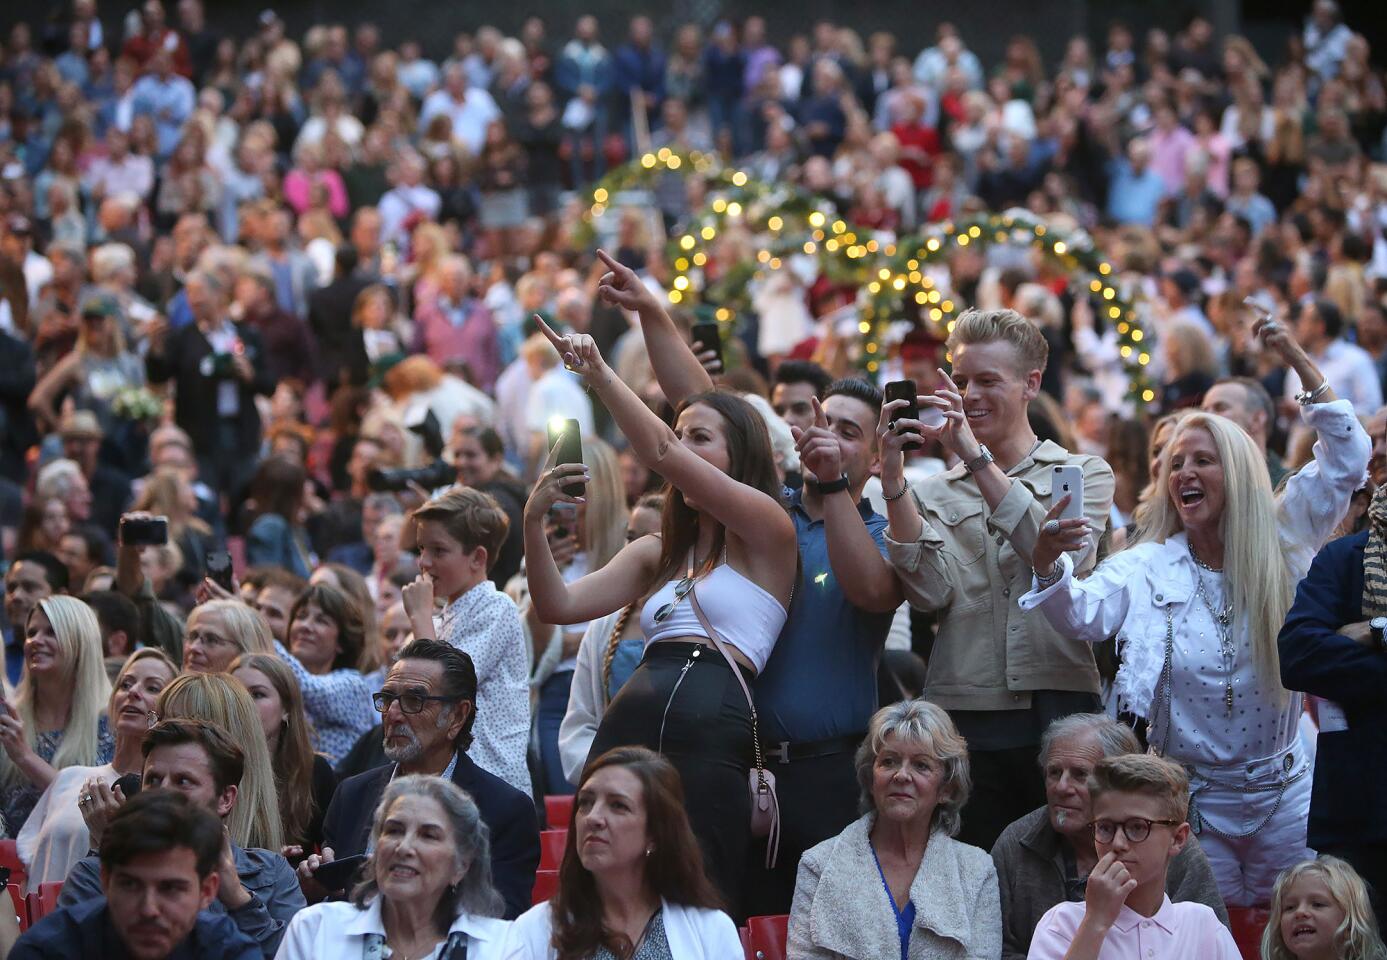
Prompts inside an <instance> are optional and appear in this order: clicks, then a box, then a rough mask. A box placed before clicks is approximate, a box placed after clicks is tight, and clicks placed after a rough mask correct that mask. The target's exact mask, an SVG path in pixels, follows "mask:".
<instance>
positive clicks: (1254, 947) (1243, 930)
mask: <svg viewBox="0 0 1387 960" xmlns="http://www.w3.org/2000/svg"><path fill="white" fill-rule="evenodd" d="M1270 919H1271V911H1270V910H1259V909H1257V908H1255V907H1229V908H1228V920H1229V924H1230V925H1231V926H1232V928H1233V941H1234V942H1235V943H1237V945H1238V952H1239V953H1241V954H1242V955H1243V960H1259V958H1260V957H1261V956H1262V931H1263V930H1264V929H1265V928H1266V925H1267V921H1268V920H1270Z"/></svg>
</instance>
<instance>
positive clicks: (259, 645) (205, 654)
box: [183, 600, 274, 673]
mask: <svg viewBox="0 0 1387 960" xmlns="http://www.w3.org/2000/svg"><path fill="white" fill-rule="evenodd" d="M273 652H274V637H273V636H271V634H270V625H269V624H268V623H267V622H266V621H265V618H264V617H262V616H261V615H260V614H258V613H256V612H255V611H254V610H252V609H251V608H250V607H248V606H246V605H245V604H244V603H242V602H241V601H239V600H208V601H207V602H206V603H203V604H199V605H198V606H196V607H194V608H193V612H192V613H190V614H188V634H187V636H186V637H185V638H184V640H183V670H184V672H185V673H226V671H227V670H229V669H230V668H231V661H233V660H235V659H236V658H237V657H239V656H242V655H243V654H247V653H273Z"/></svg>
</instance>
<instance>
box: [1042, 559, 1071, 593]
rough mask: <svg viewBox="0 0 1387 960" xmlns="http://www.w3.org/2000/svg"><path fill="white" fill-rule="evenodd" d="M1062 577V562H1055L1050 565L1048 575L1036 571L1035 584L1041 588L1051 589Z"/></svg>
mask: <svg viewBox="0 0 1387 960" xmlns="http://www.w3.org/2000/svg"><path fill="white" fill-rule="evenodd" d="M1063 575H1064V563H1063V561H1060V560H1056V561H1055V562H1054V563H1052V564H1051V565H1050V572H1049V573H1048V574H1044V573H1041V572H1040V571H1039V570H1036V571H1035V581H1036V583H1038V584H1040V586H1041V587H1042V588H1043V587H1053V586H1054V585H1055V584H1057V583H1059V581H1060V577H1061V576H1063Z"/></svg>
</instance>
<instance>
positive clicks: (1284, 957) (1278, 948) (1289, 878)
mask: <svg viewBox="0 0 1387 960" xmlns="http://www.w3.org/2000/svg"><path fill="white" fill-rule="evenodd" d="M1308 875H1317V876H1318V877H1319V878H1320V879H1321V880H1322V881H1324V885H1325V886H1326V887H1328V888H1329V895H1330V896H1331V897H1333V898H1334V902H1335V903H1337V904H1338V905H1339V907H1340V908H1342V909H1343V911H1344V920H1343V923H1341V924H1339V929H1338V930H1335V931H1334V956H1336V957H1338V958H1340V960H1382V958H1383V957H1387V948H1384V947H1383V944H1382V937H1381V934H1380V933H1379V932H1378V929H1377V918H1376V917H1375V916H1374V915H1373V908H1372V904H1371V903H1370V902H1369V900H1368V888H1367V886H1366V885H1365V884H1364V883H1363V878H1362V877H1360V876H1359V875H1358V872H1357V871H1356V870H1354V869H1353V867H1351V866H1349V864H1347V863H1345V862H1344V861H1343V860H1340V859H1339V858H1338V857H1319V858H1318V859H1316V860H1303V861H1301V862H1300V863H1297V864H1296V865H1295V866H1293V867H1287V868H1286V869H1285V870H1282V871H1281V875H1280V876H1278V877H1277V878H1276V886H1275V887H1274V888H1273V889H1272V892H1271V919H1270V920H1268V921H1267V926H1266V929H1265V930H1263V931H1262V960H1296V955H1295V954H1294V953H1292V952H1291V950H1290V948H1289V947H1287V946H1286V942H1285V941H1284V940H1282V939H1281V911H1282V910H1283V909H1284V900H1285V897H1286V893H1287V891H1289V890H1290V889H1291V886H1292V885H1294V884H1295V882H1296V881H1297V880H1299V879H1300V878H1301V877H1304V876H1308Z"/></svg>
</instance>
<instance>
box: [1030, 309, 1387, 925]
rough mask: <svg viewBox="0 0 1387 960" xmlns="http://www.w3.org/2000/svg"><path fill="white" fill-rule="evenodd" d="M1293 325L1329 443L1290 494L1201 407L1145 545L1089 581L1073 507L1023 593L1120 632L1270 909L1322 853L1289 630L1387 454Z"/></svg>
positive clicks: (1146, 705)
mask: <svg viewBox="0 0 1387 960" xmlns="http://www.w3.org/2000/svg"><path fill="white" fill-rule="evenodd" d="M1263 325H1264V323H1259V325H1258V326H1259V327H1262V326H1263ZM1278 328H1279V325H1277V326H1276V327H1273V329H1272V331H1271V332H1270V335H1269V336H1267V339H1268V341H1269V345H1271V346H1272V347H1273V348H1274V349H1277V350H1279V351H1280V352H1282V355H1283V356H1285V357H1286V358H1287V359H1288V360H1289V361H1290V362H1291V363H1293V364H1294V365H1296V367H1297V368H1298V369H1299V370H1300V372H1301V376H1302V378H1303V379H1304V382H1305V383H1306V384H1307V385H1308V393H1309V394H1310V396H1308V397H1306V400H1305V407H1304V410H1303V414H1302V415H1303V417H1304V420H1305V423H1306V424H1307V426H1309V427H1310V428H1312V429H1313V430H1315V431H1316V433H1317V434H1318V440H1317V442H1316V444H1315V458H1314V460H1313V461H1312V462H1310V463H1308V464H1307V465H1306V466H1305V467H1304V468H1303V469H1301V471H1300V472H1299V473H1297V474H1296V475H1294V476H1292V477H1291V478H1290V479H1289V480H1288V481H1287V482H1286V485H1285V487H1284V488H1283V491H1282V493H1281V494H1280V495H1279V496H1277V497H1273V494H1272V489H1271V483H1270V480H1269V479H1268V477H1267V472H1266V468H1265V465H1264V461H1263V457H1262V454H1261V451H1260V450H1259V449H1258V448H1257V446H1256V444H1255V443H1254V442H1253V441H1252V439H1251V438H1250V437H1249V436H1248V435H1247V433H1246V432H1245V431H1244V430H1243V429H1242V428H1241V427H1239V426H1237V425H1236V424H1234V423H1233V422H1232V421H1230V420H1227V419H1225V418H1223V417H1219V416H1215V415H1212V414H1203V413H1195V414H1191V415H1189V416H1188V417H1186V418H1185V419H1184V420H1182V421H1180V423H1179V424H1178V425H1177V426H1176V427H1175V429H1174V430H1173V432H1172V434H1171V440H1170V442H1169V444H1168V445H1167V446H1166V449H1165V450H1164V452H1163V454H1162V457H1161V470H1160V475H1159V479H1158V481H1157V486H1156V489H1157V491H1158V495H1159V497H1160V498H1161V499H1159V500H1157V501H1153V503H1152V505H1151V507H1152V510H1151V516H1150V517H1149V518H1148V520H1147V527H1146V529H1145V530H1144V532H1141V533H1139V534H1138V542H1137V544H1136V545H1135V546H1133V547H1131V548H1129V549H1127V550H1125V551H1123V552H1122V553H1119V554H1116V555H1114V556H1112V557H1109V558H1108V559H1107V560H1105V561H1104V562H1103V563H1101V564H1099V566H1098V568H1097V569H1096V570H1095V571H1094V572H1093V574H1092V575H1091V576H1089V577H1088V578H1087V579H1085V580H1083V581H1077V580H1075V579H1074V578H1073V575H1072V565H1071V562H1070V560H1069V559H1068V557H1066V556H1064V555H1063V551H1066V550H1068V549H1071V547H1070V544H1071V543H1072V542H1073V541H1074V540H1075V539H1076V538H1084V537H1087V536H1088V535H1089V531H1088V530H1087V529H1086V527H1085V526H1084V524H1083V522H1082V521H1078V520H1064V521H1061V520H1058V519H1057V518H1058V513H1059V510H1060V505H1056V509H1054V510H1052V511H1051V512H1050V515H1049V516H1048V517H1047V528H1048V529H1047V528H1042V530H1043V532H1042V535H1041V537H1040V538H1039V539H1038V540H1037V543H1036V548H1035V551H1034V554H1033V562H1034V565H1035V570H1036V582H1035V585H1034V588H1033V589H1032V591H1031V592H1030V593H1028V594H1026V595H1025V596H1024V597H1022V598H1021V601H1020V602H1021V606H1022V607H1023V608H1025V609H1039V610H1040V611H1041V612H1042V613H1043V614H1044V615H1045V617H1046V618H1047V619H1048V620H1049V621H1050V622H1051V623H1052V624H1053V625H1054V626H1055V628H1056V629H1057V630H1059V631H1060V632H1061V633H1063V634H1065V635H1067V636H1071V637H1075V638H1080V639H1083V640H1087V641H1090V642H1094V643H1096V642H1098V641H1101V640H1104V639H1106V638H1108V637H1111V636H1113V635H1114V634H1116V635H1117V641H1118V648H1119V651H1120V656H1121V660H1122V665H1121V668H1120V669H1119V670H1118V674H1117V680H1116V683H1115V684H1114V693H1115V694H1116V696H1117V698H1118V703H1117V706H1118V709H1120V710H1124V711H1128V712H1130V713H1133V714H1135V715H1137V716H1139V717H1143V718H1145V719H1146V721H1147V735H1148V739H1149V741H1150V743H1151V745H1152V746H1153V748H1155V749H1156V750H1157V751H1159V752H1160V753H1162V754H1164V755H1166V756H1168V757H1170V758H1171V759H1172V760H1176V761H1178V762H1180V763H1183V764H1184V765H1185V766H1186V767H1187V768H1188V769H1189V771H1190V774H1191V782H1190V792H1191V808H1190V817H1189V820H1190V824H1191V826H1192V827H1193V829H1194V830H1195V832H1196V833H1197V834H1198V835H1199V842H1200V845H1201V846H1202V847H1203V848H1204V850H1205V852H1206V853H1207V854H1208V857H1209V862H1210V865H1211V866H1212V867H1213V870H1214V875H1215V877H1216V878H1217V879H1218V883H1219V888H1220V890H1221V892H1222V893H1223V897H1224V900H1225V901H1226V902H1227V903H1228V905H1229V906H1251V905H1256V904H1259V903H1264V902H1266V901H1267V899H1268V897H1269V896H1270V893H1271V888H1272V884H1273V881H1274V880H1275V878H1276V875H1277V873H1278V872H1279V871H1280V870H1281V869H1283V868H1284V867H1286V866H1289V865H1291V864H1293V863H1295V862H1298V861H1300V860H1303V859H1305V858H1306V857H1308V856H1312V855H1313V854H1312V852H1311V851H1310V850H1308V849H1307V847H1306V819H1307V816H1308V813H1309V803H1310V781H1311V777H1310V770H1311V763H1310V761H1309V758H1308V757H1306V756H1305V753H1304V750H1303V749H1302V748H1301V746H1300V744H1299V741H1298V738H1297V727H1298V722H1299V720H1300V716H1301V709H1302V701H1301V696H1300V694H1298V693H1293V692H1288V691H1286V690H1284V689H1283V688H1282V686H1281V683H1280V674H1279V666H1278V663H1277V655H1276V637H1277V633H1278V631H1279V630H1280V627H1281V623H1282V621H1283V620H1284V618H1285V614H1286V610H1287V609H1288V608H1289V606H1290V602H1291V598H1292V593H1293V590H1294V588H1295V584H1296V583H1297V582H1298V581H1299V580H1300V579H1301V578H1302V577H1303V576H1304V575H1305V572H1306V571H1307V570H1308V569H1309V566H1310V562H1311V560H1313V559H1314V555H1315V553H1316V552H1317V551H1318V550H1319V548H1320V547H1321V546H1322V545H1323V544H1324V543H1325V541H1326V540H1328V539H1329V537H1331V536H1332V535H1333V533H1334V530H1335V527H1336V526H1337V525H1338V523H1339V521H1340V520H1341V519H1342V517H1343V516H1344V513H1345V512H1346V510H1347V509H1348V505H1349V500H1350V498H1351V497H1352V495H1353V492H1354V490H1355V489H1357V488H1358V486H1359V485H1360V484H1361V482H1362V479H1363V475H1364V470H1365V468H1366V467H1367V463H1368V454H1369V452H1370V447H1371V444H1370V442H1369V440H1368V436H1367V434H1366V433H1365V432H1364V431H1363V429H1362V427H1361V426H1359V424H1358V421H1357V419H1356V418H1355V417H1354V414H1353V408H1352V406H1351V405H1350V404H1349V402H1348V401H1346V400H1338V399H1335V397H1334V395H1333V392H1332V391H1331V390H1330V389H1329V386H1328V384H1327V383H1326V382H1325V381H1324V379H1323V377H1321V376H1320V374H1319V371H1318V370H1317V369H1316V368H1315V367H1314V365H1313V363H1311V362H1310V361H1309V358H1308V357H1306V356H1305V354H1304V353H1303V352H1302V351H1300V349H1299V347H1296V346H1295V344H1294V343H1293V342H1289V341H1288V340H1287V339H1285V338H1284V334H1281V333H1280V330H1279V329H1278Z"/></svg>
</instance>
